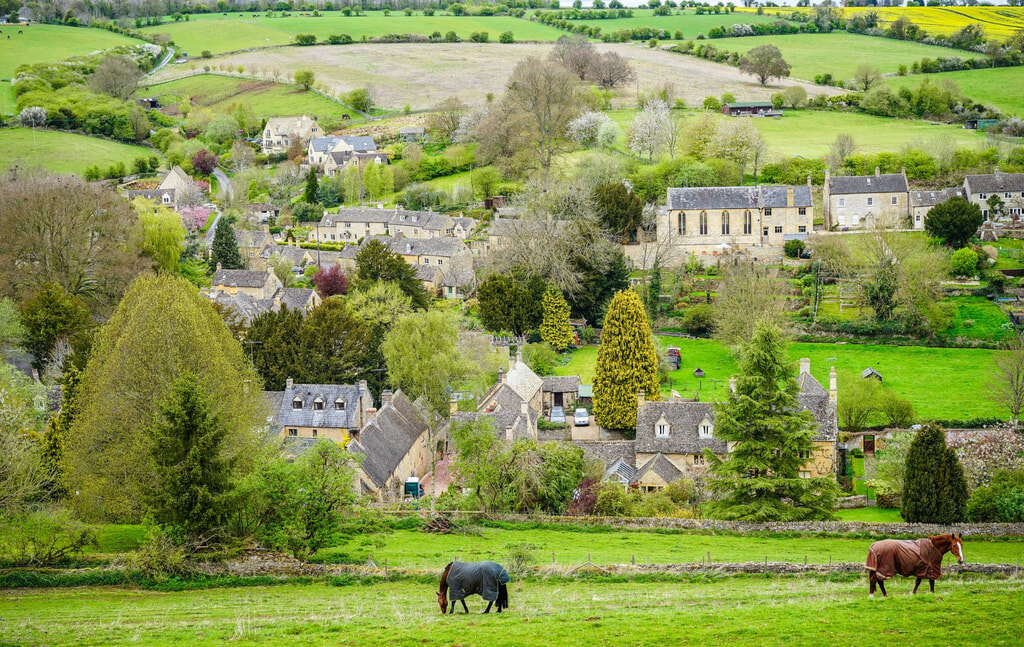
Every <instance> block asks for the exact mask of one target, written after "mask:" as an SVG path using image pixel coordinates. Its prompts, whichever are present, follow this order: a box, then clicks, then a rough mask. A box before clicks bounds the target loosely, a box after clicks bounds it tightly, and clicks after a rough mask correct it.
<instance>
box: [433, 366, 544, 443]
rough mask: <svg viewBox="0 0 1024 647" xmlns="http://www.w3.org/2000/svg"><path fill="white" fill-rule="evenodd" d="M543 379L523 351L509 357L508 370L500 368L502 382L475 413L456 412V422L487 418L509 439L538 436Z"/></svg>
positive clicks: (482, 401)
mask: <svg viewBox="0 0 1024 647" xmlns="http://www.w3.org/2000/svg"><path fill="white" fill-rule="evenodd" d="M543 386H544V382H543V380H542V379H541V378H540V377H538V376H537V374H536V373H534V372H533V371H532V370H531V369H530V367H529V366H528V365H527V364H526V362H524V361H523V354H522V351H519V352H517V353H516V355H515V356H514V357H510V358H509V360H508V372H505V371H502V370H501V369H498V381H497V382H495V383H494V386H492V387H491V388H490V390H488V391H487V393H486V394H484V396H483V397H482V398H480V402H479V404H478V405H477V408H476V411H474V412H458V411H455V406H454V405H455V404H457V403H456V402H455V401H453V403H452V404H453V411H452V417H451V421H452V424H455V423H458V422H466V421H471V420H479V419H486V420H489V421H490V422H491V424H492V425H493V426H494V431H495V433H496V434H497V435H498V436H500V437H501V438H504V439H506V440H521V439H533V440H536V439H537V420H538V419H539V418H540V415H541V407H542V406H543V392H542V387H543Z"/></svg>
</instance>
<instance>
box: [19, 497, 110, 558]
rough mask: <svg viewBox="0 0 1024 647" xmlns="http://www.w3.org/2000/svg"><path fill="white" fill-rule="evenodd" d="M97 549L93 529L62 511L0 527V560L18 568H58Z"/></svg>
mask: <svg viewBox="0 0 1024 647" xmlns="http://www.w3.org/2000/svg"><path fill="white" fill-rule="evenodd" d="M95 545H96V532H95V531H94V530H93V528H92V526H89V525H86V524H84V523H82V522H80V521H78V520H76V519H73V518H72V517H71V515H70V513H68V512H67V511H65V510H41V511H36V512H30V513H27V514H25V515H21V516H18V517H13V518H11V519H10V520H9V521H8V522H7V523H5V524H3V525H0V556H2V557H3V560H4V561H7V562H9V563H12V564H15V565H19V566H47V565H53V564H58V563H60V562H63V561H65V560H66V559H68V558H69V557H72V556H75V555H78V554H80V553H81V552H82V550H83V549H84V548H85V547H86V546H95Z"/></svg>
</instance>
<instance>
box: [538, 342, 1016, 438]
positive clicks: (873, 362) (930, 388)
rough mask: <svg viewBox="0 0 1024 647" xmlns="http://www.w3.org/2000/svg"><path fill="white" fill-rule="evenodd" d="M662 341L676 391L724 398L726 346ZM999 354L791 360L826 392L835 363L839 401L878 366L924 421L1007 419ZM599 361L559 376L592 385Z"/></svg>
mask: <svg viewBox="0 0 1024 647" xmlns="http://www.w3.org/2000/svg"><path fill="white" fill-rule="evenodd" d="M660 339H661V341H662V343H663V344H664V346H666V347H667V346H676V347H678V348H679V349H680V352H681V354H682V358H683V359H682V365H681V366H680V369H679V370H678V371H675V372H673V373H672V374H671V379H672V388H674V389H676V390H677V391H679V393H680V395H682V396H683V397H693V395H694V393H696V392H697V391H700V397H701V399H702V400H721V399H723V398H724V397H725V394H726V391H727V389H728V380H729V377H730V376H731V375H733V374H734V373H735V372H736V371H737V370H738V369H737V367H736V362H735V360H734V359H733V358H732V356H731V355H730V354H729V352H728V351H727V350H726V348H725V347H724V346H723V345H722V344H720V343H719V342H717V341H714V340H710V339H681V338H678V337H661V338H660ZM994 352H996V351H991V350H983V349H963V348H926V347H922V346H875V345H861V344H806V343H802V344H792V345H791V346H790V352H789V357H790V359H791V360H793V361H796V360H798V359H799V358H801V357H809V358H810V359H811V373H813V374H814V377H815V378H816V379H817V380H818V381H819V382H821V383H822V384H823V385H824V386H826V387H827V386H828V371H829V366H830V364H832V363H833V358H834V364H835V367H836V372H837V373H838V375H839V396H840V397H842V393H843V384H844V383H845V382H846V381H848V380H854V379H860V378H859V375H860V372H861V371H863V370H864V369H865V368H868V367H873V368H875V370H877V371H878V372H879V373H881V374H882V376H883V378H884V379H885V384H886V385H887V386H890V387H892V389H893V390H894V391H895V392H896V393H897V394H898V395H899V396H900V397H903V398H906V399H908V400H910V401H911V402H912V403H913V404H914V409H915V410H916V412H917V415H918V418H919V419H921V420H929V419H940V420H953V419H967V418H980V417H999V418H1006V417H1007V412H1006V411H1004V410H1003V409H1002V408H1001V407H999V406H997V405H995V404H993V403H992V402H991V401H990V400H989V399H988V392H989V389H988V381H989V376H990V374H991V372H992V370H993V363H992V354H993V353H994ZM596 361H597V348H596V347H593V346H588V347H584V348H581V349H579V350H577V351H575V352H574V353H573V355H572V358H571V360H570V362H569V363H568V364H566V365H565V366H560V367H558V368H557V369H556V370H555V373H556V374H558V375H580V377H581V379H582V381H583V383H584V384H588V383H592V382H593V374H594V368H593V367H594V362H596ZM698 368H700V369H702V370H703V371H704V377H703V378H701V379H698V378H695V377H694V375H693V372H694V371H695V370H696V369H698ZM925 376H927V377H925ZM939 384H941V385H944V387H943V388H936V386H935V385H939Z"/></svg>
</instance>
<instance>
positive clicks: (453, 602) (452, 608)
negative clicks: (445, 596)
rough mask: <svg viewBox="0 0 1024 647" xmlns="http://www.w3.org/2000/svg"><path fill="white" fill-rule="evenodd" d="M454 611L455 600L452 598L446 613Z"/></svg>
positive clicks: (450, 613) (449, 613)
mask: <svg viewBox="0 0 1024 647" xmlns="http://www.w3.org/2000/svg"><path fill="white" fill-rule="evenodd" d="M453 613H455V600H452V603H451V605H450V606H449V608H448V615H452V614H453Z"/></svg>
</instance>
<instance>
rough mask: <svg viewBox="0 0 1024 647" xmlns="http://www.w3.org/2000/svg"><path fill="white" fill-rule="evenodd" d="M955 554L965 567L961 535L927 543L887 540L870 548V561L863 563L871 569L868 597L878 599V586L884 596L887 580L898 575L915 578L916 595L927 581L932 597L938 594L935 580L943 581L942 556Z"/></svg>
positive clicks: (930, 538) (942, 536)
mask: <svg viewBox="0 0 1024 647" xmlns="http://www.w3.org/2000/svg"><path fill="white" fill-rule="evenodd" d="M946 553H952V555H953V557H956V560H957V563H959V564H963V563H964V544H963V541H961V538H960V535H952V534H951V535H931V536H930V537H928V538H927V539H918V540H916V541H915V540H912V539H908V540H899V539H884V540H882V541H876V542H875V543H873V544H871V548H870V549H869V550H868V558H867V561H866V562H865V563H864V566H865V568H867V569H868V581H869V582H870V592H869V597H872V598H873V597H875V585H876V584H877V585H878V587H879V588H881V589H882V597H888V594H887V593H886V592H885V580H887V579H889V578H890V577H893V576H895V575H903V576H904V577H916V578H917V582H915V583H914V592H913V594H914V595H916V594H917V587H919V586H921V580H924V579H927V580H928V586H929V588H930V589H931V592H932V593H935V580H937V579H939V578H940V577H942V556H943V555H945V554H946Z"/></svg>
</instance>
